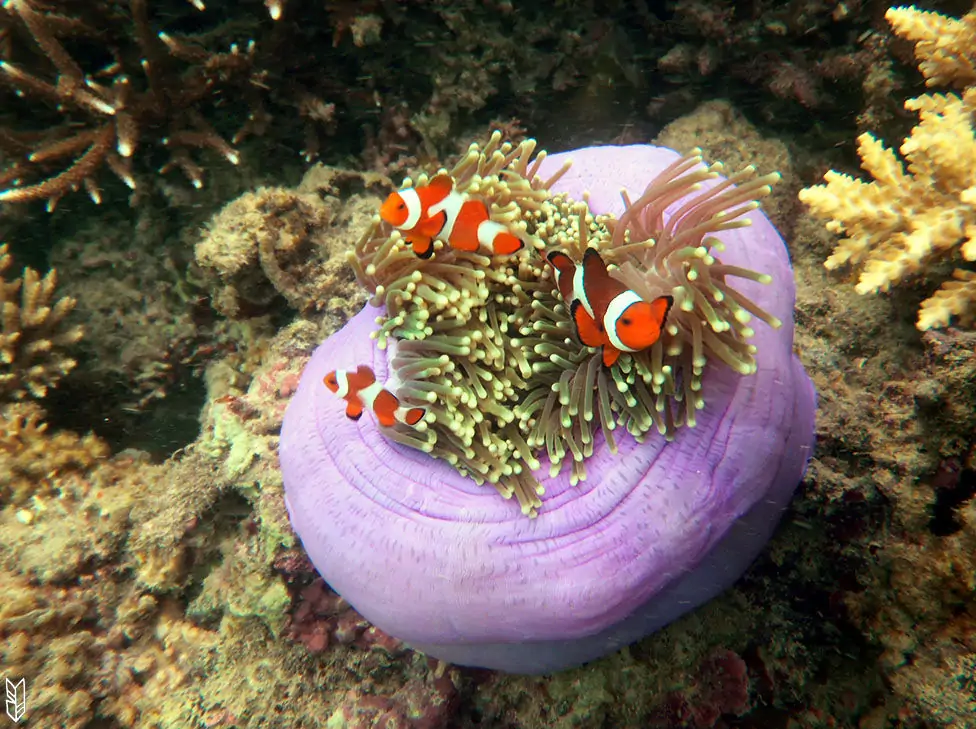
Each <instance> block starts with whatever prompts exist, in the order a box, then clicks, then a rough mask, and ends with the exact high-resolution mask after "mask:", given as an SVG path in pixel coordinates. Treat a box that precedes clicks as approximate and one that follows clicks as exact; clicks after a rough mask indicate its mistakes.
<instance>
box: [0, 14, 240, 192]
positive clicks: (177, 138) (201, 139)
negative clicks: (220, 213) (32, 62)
mask: <svg viewBox="0 0 976 729" xmlns="http://www.w3.org/2000/svg"><path fill="white" fill-rule="evenodd" d="M147 5H148V4H147V1H146V0H130V2H129V8H130V12H131V19H132V24H133V27H134V32H131V31H130V33H129V34H128V35H129V37H134V38H135V43H136V44H137V46H138V51H139V54H140V55H141V61H140V63H139V66H140V70H141V72H142V73H143V74H144V75H145V77H146V86H147V88H145V89H137V88H135V85H134V84H132V83H131V81H130V75H129V74H128V73H127V72H126V69H125V67H124V66H125V60H124V59H125V58H127V57H130V56H129V55H128V54H124V53H119V52H117V51H113V53H114V55H115V56H116V60H115V62H113V63H111V64H109V65H108V66H107V67H105V68H103V69H100V70H99V71H97V72H96V73H94V74H91V75H89V74H86V73H85V71H84V69H83V68H82V67H81V66H80V64H79V63H78V62H77V61H76V60H75V59H74V58H73V57H72V56H71V54H70V53H68V51H67V50H66V49H65V48H64V46H63V45H62V44H61V43H60V42H59V41H58V38H57V36H58V35H59V34H61V33H80V32H83V31H84V30H85V29H86V26H85V24H84V23H82V22H81V21H73V19H71V18H68V17H66V16H63V15H58V14H55V13H53V12H51V11H49V10H48V9H47V7H46V6H42V5H41V4H40V3H37V2H34V0H9V2H7V3H5V4H4V9H5V10H6V11H7V13H8V15H9V16H10V17H11V18H12V19H15V20H18V21H19V22H20V23H21V24H22V27H23V30H24V31H26V33H27V34H28V35H29V36H30V38H31V39H32V40H33V41H34V43H35V45H36V47H37V48H38V49H39V51H40V53H41V54H42V56H43V57H44V58H46V59H47V61H50V63H51V64H52V65H53V66H54V67H55V68H56V69H57V71H58V75H57V78H56V79H55V80H48V79H45V78H44V77H43V75H44V72H43V71H35V70H34V69H32V68H29V67H25V66H24V65H23V64H21V65H14V64H12V63H9V62H7V61H2V60H0V81H5V82H6V83H7V84H9V85H11V86H12V87H13V88H15V89H16V90H17V92H18V94H19V95H20V96H22V97H24V98H26V99H28V100H34V101H41V102H44V103H46V104H49V105H52V106H55V107H56V108H57V110H58V111H59V113H61V114H62V116H63V117H64V122H63V123H62V124H58V125H55V126H53V127H51V128H50V129H48V130H47V131H46V132H43V133H41V134H40V135H37V136H36V137H35V138H34V139H33V140H26V139H25V140H21V139H19V137H18V135H17V133H15V132H13V131H12V130H0V145H2V146H3V148H4V149H5V151H7V153H8V155H9V156H10V158H11V161H10V164H9V165H8V166H7V168H6V169H0V201H3V202H8V203H20V202H27V201H30V200H46V201H47V203H48V209H49V210H51V209H53V208H54V206H55V204H56V203H57V201H58V200H59V199H60V198H61V197H62V196H63V195H65V194H66V193H68V192H70V191H72V190H77V189H79V188H80V187H82V186H83V187H84V188H85V189H86V190H87V191H88V193H89V195H90V196H91V197H92V199H93V200H94V201H95V202H99V201H100V199H101V195H100V192H99V189H98V185H97V184H96V181H95V179H94V178H95V176H96V175H97V173H98V172H99V171H100V169H101V168H103V167H108V168H109V169H110V170H111V171H112V172H114V173H115V174H116V175H117V176H118V177H119V178H120V179H121V180H122V181H123V182H124V183H125V184H126V185H128V186H129V187H130V188H133V189H134V188H135V187H136V181H135V178H134V176H133V174H132V167H131V164H130V162H129V160H130V159H131V158H132V157H133V155H134V154H135V152H136V150H137V149H138V148H139V147H141V146H144V145H145V144H146V143H147V142H154V143H156V144H158V145H162V146H165V147H166V148H167V149H169V151H170V153H171V161H170V163H168V164H166V165H164V166H163V167H162V168H161V171H162V172H165V171H167V170H169V169H172V168H173V167H178V168H180V169H182V170H183V171H184V172H185V173H186V175H187V177H188V178H189V179H190V181H191V182H192V183H193V184H194V186H195V187H200V186H202V184H203V178H204V174H203V167H202V166H201V165H200V164H198V163H197V162H195V161H194V160H193V159H192V158H191V157H190V151H191V150H198V149H209V150H213V151H216V152H217V153H218V154H220V155H221V156H223V157H224V158H225V159H227V160H229V161H230V162H232V163H233V164H237V163H238V162H239V159H240V158H239V155H238V152H237V150H236V149H234V147H233V146H232V145H231V144H230V143H228V142H227V141H226V140H224V139H223V137H221V136H220V135H219V134H217V132H216V131H214V130H213V128H212V127H211V126H210V125H209V124H208V123H207V121H206V120H205V119H204V118H203V116H202V115H201V114H200V112H199V111H197V109H198V108H199V106H200V105H201V103H204V104H205V103H206V102H207V100H208V98H210V97H211V96H212V95H213V94H215V93H216V92H217V91H218V90H219V88H218V86H219V85H220V84H226V83H234V82H241V81H243V82H244V83H245V84H246V83H247V82H248V79H249V77H250V75H251V67H252V65H253V60H254V48H253V44H250V45H248V46H247V48H246V50H245V51H243V52H242V50H241V49H239V48H238V47H237V46H236V45H234V46H232V47H231V49H230V51H229V52H227V53H213V52H211V51H208V50H206V49H205V48H203V47H199V46H196V45H194V44H193V43H192V42H191V41H188V40H185V39H181V38H175V37H173V36H171V35H167V34H165V33H159V34H156V33H154V32H153V31H152V30H151V27H150V22H149V13H148V7H147ZM201 6H202V3H201ZM113 21H114V18H113ZM87 30H88V31H89V32H90V33H91V34H92V35H93V36H95V37H97V34H96V31H93V30H91V29H87ZM174 62H180V63H186V64H189V67H188V68H186V69H185V70H184V71H183V72H182V73H176V72H175V71H174V68H173V67H174V65H175V64H174ZM79 115H80V116H81V117H82V118H83V121H81V123H80V124H79V119H78V117H79ZM113 147H114V151H113V149H112V148H113ZM11 150H13V151H11ZM24 152H26V155H25V154H24ZM22 155H23V156H22ZM74 155H80V156H78V157H77V158H76V159H74V160H72V161H69V162H68V164H67V167H66V169H63V170H62V171H60V172H54V173H53V174H49V173H48V168H49V166H50V165H51V164H52V163H59V162H63V161H64V160H70V159H71V157H73V156H74ZM46 173H48V174H46ZM37 176H42V179H41V180H40V181H38V182H33V183H32V182H30V178H31V177H37Z"/></svg>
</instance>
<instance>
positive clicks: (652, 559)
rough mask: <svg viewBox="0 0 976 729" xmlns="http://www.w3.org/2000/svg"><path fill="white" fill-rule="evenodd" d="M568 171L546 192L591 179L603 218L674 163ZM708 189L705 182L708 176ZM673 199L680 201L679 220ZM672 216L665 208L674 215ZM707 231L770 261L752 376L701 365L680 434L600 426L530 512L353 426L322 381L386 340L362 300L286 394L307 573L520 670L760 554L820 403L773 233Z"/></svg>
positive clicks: (568, 654)
mask: <svg viewBox="0 0 976 729" xmlns="http://www.w3.org/2000/svg"><path fill="white" fill-rule="evenodd" d="M567 156H569V157H571V158H572V160H573V166H572V168H571V169H570V171H569V173H568V174H567V175H566V176H564V177H563V178H562V179H561V180H560V181H559V182H558V183H556V184H555V185H553V186H552V188H551V189H550V192H553V193H559V192H565V193H567V194H569V195H570V196H571V197H573V198H574V199H576V200H583V199H584V195H583V193H584V192H589V193H590V194H589V198H588V202H589V206H590V209H591V210H592V211H593V212H594V214H599V213H612V214H614V215H619V214H620V213H621V212H622V210H623V203H622V201H621V199H620V191H621V189H626V190H627V191H628V192H629V195H630V197H631V199H636V198H637V197H638V196H639V195H640V193H641V192H642V191H643V189H644V187H645V185H646V184H647V182H648V181H649V180H650V179H651V178H653V177H654V176H655V174H657V173H658V172H659V171H661V170H662V169H664V168H665V167H667V166H668V165H670V164H671V163H673V162H674V161H675V159H676V158H677V157H678V155H677V154H676V153H675V152H672V151H670V150H666V149H661V148H655V147H649V146H631V147H598V148H588V149H583V150H577V151H575V152H572V153H568V154H567V155H553V156H551V157H549V158H548V159H546V160H545V162H544V163H543V165H542V168H541V170H540V171H539V175H540V176H541V177H542V178H543V179H545V178H546V177H547V176H548V175H551V174H553V173H554V172H555V171H556V170H557V169H559V167H560V166H561V164H562V163H563V161H564V160H565V158H566V157H567ZM708 184H709V183H705V186H706V187H707V185H708ZM680 204H681V201H680V200H679V201H678V202H675V203H672V204H671V205H670V206H669V208H668V211H669V213H673V212H674V211H675V210H677V209H678V206H680ZM669 213H666V214H665V218H666V219H667V218H668V216H669ZM749 217H750V218H751V220H752V225H751V226H750V227H745V228H739V229H733V230H725V231H722V232H719V233H717V234H716V237H717V238H719V239H721V241H722V242H723V243H724V244H725V251H724V252H723V253H722V254H721V259H722V263H723V264H727V265H732V266H741V267H743V268H749V269H753V270H756V271H760V272H762V273H766V274H769V275H770V276H771V278H772V283H769V284H765V285H764V284H760V283H757V282H754V281H751V280H744V279H743V280H741V281H740V280H738V279H737V280H736V283H735V287H736V290H737V291H739V292H740V293H741V294H743V295H744V296H747V297H749V298H750V299H751V300H752V301H753V302H755V303H756V304H757V305H758V306H759V307H761V308H762V309H764V310H765V311H766V312H768V313H769V314H771V315H772V316H775V317H776V318H778V319H779V320H780V321H781V322H782V323H783V325H782V326H781V327H780V328H778V329H773V328H772V327H769V326H766V325H765V324H764V323H762V322H758V323H757V324H756V327H755V334H754V337H753V338H752V339H751V340H750V342H751V343H752V344H754V345H755V346H756V347H757V353H756V354H755V360H756V363H757V371H756V372H754V373H753V374H750V375H746V376H743V375H740V374H738V373H736V372H733V371H732V370H731V369H730V368H728V367H724V366H722V365H720V364H719V365H712V364H709V365H708V367H707V369H706V372H705V375H704V378H703V396H704V399H705V407H704V409H703V410H701V411H700V412H698V414H697V424H696V426H695V427H694V428H689V427H685V428H681V429H679V430H678V431H677V433H676V435H675V438H674V440H673V441H670V442H667V441H666V440H665V439H664V438H662V437H657V436H656V434H651V435H649V436H648V437H647V438H646V440H645V441H644V442H643V443H637V442H636V441H635V440H633V439H632V438H631V437H630V436H629V435H627V434H622V435H620V434H619V433H620V432H621V431H620V430H619V429H618V431H617V433H618V435H616V440H617V446H618V449H617V453H616V454H613V453H611V452H610V449H609V448H608V447H607V446H606V443H605V442H604V440H603V437H602V434H601V433H597V434H596V436H595V437H596V440H595V441H594V452H593V455H592V456H591V457H590V458H588V459H587V462H586V467H587V474H588V477H587V479H586V480H585V481H581V482H579V483H578V484H575V485H571V483H570V475H569V473H568V472H567V471H568V469H565V468H564V469H563V471H562V472H561V473H560V474H559V475H558V476H555V477H553V476H550V475H549V472H548V468H547V467H546V466H547V464H546V463H545V462H544V459H542V460H543V468H542V469H540V470H539V471H538V472H537V473H536V476H537V478H538V480H539V482H540V484H541V485H542V486H543V487H544V488H545V494H544V496H543V497H542V506H541V507H540V509H539V513H538V516H537V518H535V519H529V518H526V516H525V515H523V514H522V513H520V511H519V509H518V508H517V507H516V506H515V505H514V504H513V502H511V501H505V500H502V499H500V498H499V497H498V494H497V493H496V492H495V491H494V490H493V489H491V488H490V487H486V486H481V485H478V484H476V483H475V482H474V481H473V480H472V479H471V478H470V477H465V476H462V475H460V474H459V473H458V472H457V471H456V470H455V469H454V468H453V467H452V466H450V465H449V464H448V463H447V462H445V461H443V460H438V459H433V458H431V457H430V456H429V455H426V454H425V453H422V452H420V451H417V450H413V449H411V448H407V447H404V446H402V445H399V444H396V443H393V442H391V441H390V440H388V439H387V438H385V437H384V435H383V434H382V433H381V432H380V430H379V428H378V427H377V425H376V423H375V421H374V420H372V419H371V418H370V417H363V418H361V419H360V420H359V421H353V420H349V419H348V418H346V417H345V416H344V415H343V409H344V405H345V404H344V403H343V402H342V401H341V400H340V399H339V398H337V397H335V396H334V395H333V394H332V393H331V392H329V391H328V390H327V389H326V388H325V387H324V386H323V384H322V380H323V377H324V376H325V375H326V373H327V372H329V371H330V370H333V369H336V368H344V369H355V367H356V366H357V365H359V364H367V365H368V366H370V367H372V368H373V370H374V371H375V372H376V375H377V378H379V379H384V380H385V378H386V377H387V376H388V375H389V374H390V366H389V363H388V352H387V351H383V350H380V349H379V348H377V347H376V340H374V339H371V338H370V337H369V334H370V332H371V331H374V330H376V329H377V324H376V323H375V320H376V317H377V316H378V315H379V314H381V313H382V311H381V310H380V309H377V308H374V307H370V306H367V307H366V308H365V309H364V310H363V311H362V312H361V313H360V314H358V315H357V316H355V317H354V318H353V319H352V320H351V321H350V322H349V323H348V324H347V325H346V326H345V327H344V328H343V329H342V330H340V331H339V332H337V333H336V334H334V335H333V336H332V337H330V338H329V339H328V340H327V341H326V342H325V343H324V344H323V345H321V346H320V347H319V348H318V349H317V350H316V352H315V353H314V355H313V356H312V359H311V361H310V362H309V363H308V365H307V367H306V369H305V371H304V373H303V375H302V378H301V382H300V384H299V387H298V391H297V392H296V393H295V395H294V396H293V397H292V400H291V403H290V404H289V407H288V410H287V413H286V415H285V419H284V425H283V428H282V434H281V446H280V457H281V466H282V472H283V477H284V483H285V493H286V504H287V507H288V511H289V514H290V517H291V521H292V525H293V527H294V529H295V531H296V532H297V534H298V535H299V537H300V538H301V540H302V542H303V544H304V547H305V549H306V550H307V552H308V555H309V557H310V559H311V560H312V562H313V564H314V565H315V567H316V568H317V569H318V571H319V572H320V573H321V575H322V576H323V577H324V578H325V580H326V581H327V582H328V583H329V585H330V586H331V587H332V588H334V589H335V590H336V592H337V593H338V594H340V595H342V596H343V598H344V599H345V600H348V601H349V603H350V604H351V605H352V606H353V607H355V609H356V610H357V611H358V612H360V613H361V614H362V615H363V616H365V617H366V618H367V619H368V620H369V621H370V622H371V623H373V624H375V625H376V626H378V627H379V628H380V629H382V630H383V631H385V632H387V633H389V634H390V635H392V636H395V637H396V638H398V639H402V640H404V641H406V642H407V643H409V644H410V645H411V646H413V647H415V648H418V649H420V650H422V651H424V652H425V653H427V654H428V655H431V656H435V657H437V658H440V659H443V660H446V661H450V662H453V663H457V664H462V665H473V666H482V667H487V668H494V669H500V670H505V671H510V672H517V673H541V672H549V671H554V670H560V669H563V668H567V667H570V666H574V665H578V664H580V663H583V662H585V661H588V660H591V659H594V658H597V657H599V656H602V655H605V654H607V653H611V652H613V651H615V650H617V649H618V648H620V647H622V646H625V645H627V644H629V643H632V642H634V641H636V640H638V639H640V638H642V637H644V636H646V635H648V634H650V633H652V632H654V631H656V630H657V629H659V628H660V627H662V626H663V625H666V624H667V623H669V622H671V621H672V620H674V619H676V618H677V617H678V616H680V615H682V614H683V613H685V612H687V611H688V610H691V609H693V608H694V607H695V606H697V605H700V604H702V603H704V602H706V601H707V600H709V599H711V598H712V597H714V596H715V595H717V594H719V593H720V592H722V591H723V590H725V589H726V588H727V587H728V586H730V585H731V584H732V583H733V582H734V581H735V580H736V579H737V578H738V577H739V576H740V575H741V574H742V573H743V571H744V570H745V569H746V568H747V567H748V566H749V564H750V563H751V562H752V560H753V559H754V558H755V556H756V555H757V554H758V552H759V551H760V550H761V549H762V548H763V546H764V545H765V543H766V542H767V540H768V539H769V537H770V535H771V533H772V532H773V529H774V528H775V526H776V524H777V522H778V520H779V517H780V515H781V514H782V512H783V511H784V509H785V508H786V505H787V504H788V502H789V501H790V499H791V497H792V494H793V491H794V489H795V487H796V485H797V483H798V482H799V480H800V478H801V476H802V474H803V471H804V469H805V466H806V462H807V460H808V458H809V456H810V453H811V448H812V445H813V439H814V427H813V419H814V409H815V396H814V392H813V387H812V384H811V382H810V380H809V378H808V377H807V375H806V373H805V371H804V370H803V367H802V365H801V364H800V363H799V361H798V360H797V358H796V357H795V355H794V353H793V323H792V322H793V303H794V283H793V274H792V270H791V267H790V261H789V256H788V254H787V251H786V248H785V246H784V244H783V241H782V239H781V238H780V236H779V235H778V234H777V232H776V230H775V229H774V228H773V226H772V225H771V224H770V223H769V221H768V220H767V219H766V218H765V216H763V215H762V214H761V213H759V212H758V211H757V212H753V213H750V215H749Z"/></svg>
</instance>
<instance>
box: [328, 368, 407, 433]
mask: <svg viewBox="0 0 976 729" xmlns="http://www.w3.org/2000/svg"><path fill="white" fill-rule="evenodd" d="M323 382H325V386H326V387H328V388H329V389H330V390H332V392H334V393H335V394H337V395H338V396H339V397H341V398H342V399H344V400H345V401H346V402H347V403H348V405H347V406H346V417H347V418H351V419H352V420H359V418H360V417H361V416H362V414H363V410H364V409H366V408H370V409H372V411H373V413H374V414H375V415H376V419H377V420H378V421H379V423H380V425H385V426H386V427H389V426H391V425H393V424H394V423H397V422H400V423H406V424H407V425H416V424H417V423H419V422H420V420H421V418H423V417H424V409H423V408H407V407H403V406H401V405H400V400H399V398H397V396H396V395H394V394H393V393H392V392H390V391H389V390H387V389H386V388H384V387H383V385H382V384H380V383H379V382H377V381H376V375H374V374H373V370H371V369H370V368H369V367H367V366H366V365H359V367H358V368H357V369H356V371H355V372H350V371H348V370H333V371H332V372H330V373H329V374H327V375H326V376H325V378H324V379H323Z"/></svg>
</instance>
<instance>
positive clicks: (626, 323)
mask: <svg viewBox="0 0 976 729" xmlns="http://www.w3.org/2000/svg"><path fill="white" fill-rule="evenodd" d="M620 323H621V324H623V325H624V326H625V327H629V326H630V319H628V318H627V317H624V318H623V319H621V320H620Z"/></svg>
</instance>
